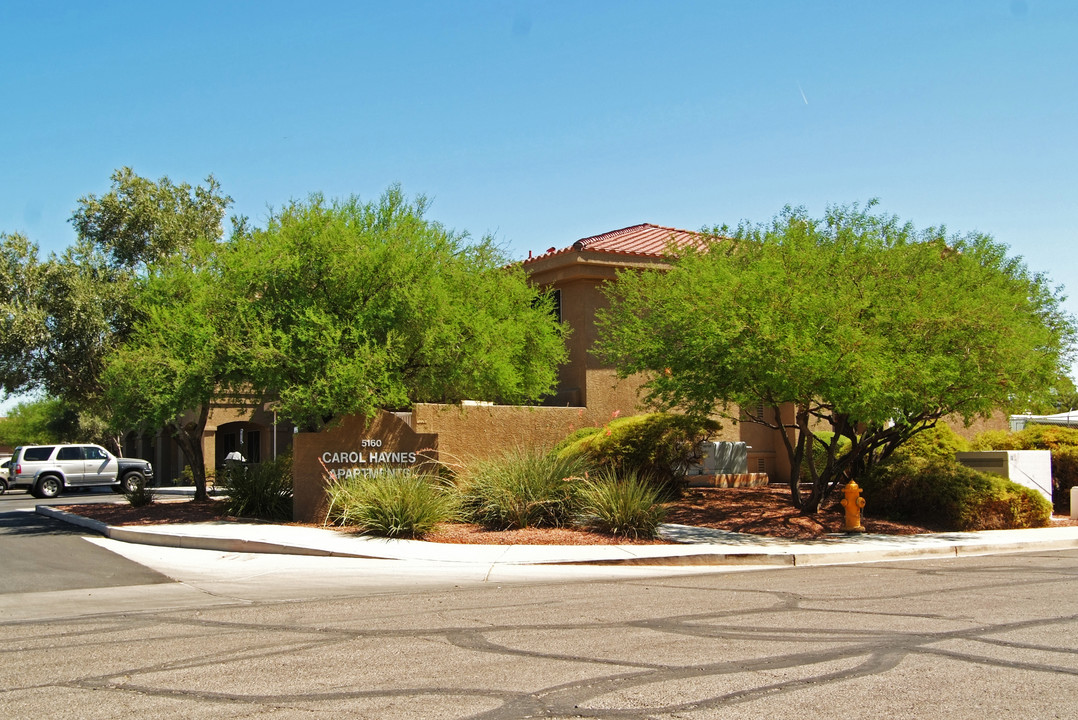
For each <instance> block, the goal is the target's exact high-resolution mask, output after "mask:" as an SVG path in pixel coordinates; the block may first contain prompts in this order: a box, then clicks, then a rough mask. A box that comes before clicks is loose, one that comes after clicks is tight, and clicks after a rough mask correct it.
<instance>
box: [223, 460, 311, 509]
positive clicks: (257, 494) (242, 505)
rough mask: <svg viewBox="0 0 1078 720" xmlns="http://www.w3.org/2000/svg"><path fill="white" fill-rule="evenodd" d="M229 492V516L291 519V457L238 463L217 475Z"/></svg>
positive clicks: (227, 504) (227, 503) (227, 505)
mask: <svg viewBox="0 0 1078 720" xmlns="http://www.w3.org/2000/svg"><path fill="white" fill-rule="evenodd" d="M217 479H218V481H220V483H221V487H223V488H224V490H225V492H226V493H227V494H228V500H227V502H226V507H227V511H228V514H229V515H234V516H236V517H253V518H260V519H262V520H278V521H280V520H291V519H292V456H291V455H290V454H285V455H279V456H278V457H277V459H276V460H269V461H267V462H263V463H259V464H257V465H235V466H230V467H227V468H225V469H224V470H223V471H222V472H221V473H220V474H219V476H218V478H217Z"/></svg>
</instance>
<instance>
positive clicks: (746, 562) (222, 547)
mask: <svg viewBox="0 0 1078 720" xmlns="http://www.w3.org/2000/svg"><path fill="white" fill-rule="evenodd" d="M36 511H37V512H38V513H39V514H41V515H44V516H46V517H50V518H53V519H56V520H60V521H62V522H66V523H70V524H72V525H77V526H80V527H84V528H86V529H88V530H91V531H93V532H96V533H99V534H101V535H104V536H105V537H107V538H111V539H113V540H118V541H122V542H129V543H139V544H143V545H156V546H163V547H178V548H187V549H196V550H213V551H216V552H234V553H268V554H279V555H306V556H318V557H347V558H357V559H365V560H385V561H398V562H399V561H409V560H412V561H423V562H468V563H476V562H478V563H483V564H491V565H498V564H502V565H600V566H601V565H608V566H649V567H655V566H670V567H678V566H681V567H690V566H696V567H702V566H757V567H761V566H770V567H807V566H820V565H843V564H851V563H866V562H882V561H894V560H911V559H917V558H934V557H936V558H938V557H969V556H976V555H994V554H1005V553H1015V552H1030V551H1051V550H1070V549H1075V548H1078V528H1070V529H1067V530H1069V531H1068V532H1065V533H1060V532H1054V533H1053V532H1052V531H1051V529H1047V531H1046V532H1040V533H1033V534H1032V535H1031V534H1030V533H1029V531H1022V530H1003V531H990V532H986V533H947V534H941V535H938V536H909V537H911V538H916V539H915V541H914V542H909V541H908V540H904V541H888V540H886V539H879V538H875V539H871V538H864V539H863V540H862V541H859V542H858V543H857V544H836V543H833V542H832V543H828V542H811V541H810V542H801V543H797V542H788V543H787V542H781V541H776V542H768V541H767V539H764V540H765V544H761V545H760V546H758V547H754V548H751V549H749V548H740V547H739V548H737V549H736V550H734V549H733V547H731V546H730V545H724V543H722V542H695V543H689V544H674V545H662V546H657V545H648V546H618V545H607V546H579V547H576V548H575V549H576V550H578V551H579V552H578V553H577V554H580V555H586V554H590V555H591V556H590V557H579V558H574V557H570V556H571V555H572V554H573V553H571V552H568V551H567V549H566V548H567V547H572V546H566V547H563V546H521V545H516V546H497V549H493V546H482V545H479V546H477V545H461V546H453V547H452V548H449V549H447V548H446V547H443V546H437V544H436V543H424V542H421V541H409V540H387V539H385V538H377V539H372V538H366V539H365V540H366V542H368V543H370V546H371V547H372V548H375V549H376V550H377V551H376V552H353V551H349V550H347V549H344V548H340V547H338V548H335V549H334V548H333V547H332V546H333V545H341V544H346V543H342V542H335V541H333V540H330V541H324V542H321V543H320V542H318V538H311V537H309V536H306V535H303V536H302V537H303V540H297V539H295V538H294V539H293V541H291V542H275V541H273V540H266V539H248V538H241V537H224V536H221V535H212V534H188V533H177V532H168V531H164V532H162V531H161V530H160V528H161V526H155V528H156V529H155V530H148V529H139V528H136V527H130V526H128V527H116V526H111V525H107V524H105V523H103V522H100V521H98V520H91V519H89V518H85V517H82V516H81V515H76V514H74V513H69V512H65V511H63V510H57V509H55V508H52V507H48V506H45V505H38V506H37V508H36ZM253 528H261V529H262V530H263V531H265V530H266V529H269V530H270V531H271V532H272V531H273V530H272V528H273V526H253ZM231 529H233V530H234V529H235V528H234V527H233V528H231ZM1057 530H1064V528H1059V529H1057ZM252 532H253V533H254V532H257V530H254V529H253V530H252ZM328 532H332V531H328ZM1037 535H1041V537H1037ZM295 537H300V536H295ZM353 540H354V541H359V542H362V540H360V539H359V538H354V539H349V540H348V542H351V541H353ZM434 546H437V547H436V548H435V547H434ZM458 547H459V548H460V549H461V551H460V552H459V553H456V552H454V549H455V548H458ZM585 547H587V548H589V549H588V550H587V551H585V550H584V549H583V548H585ZM478 548H483V550H482V551H480V550H478ZM667 550H670V551H671V552H669V553H667V552H666V551H667ZM469 551H470V552H471V553H472V556H468V555H467V553H468V552H469ZM484 553H485V555H486V556H485V557H484V556H483V554H484ZM544 555H545V557H544Z"/></svg>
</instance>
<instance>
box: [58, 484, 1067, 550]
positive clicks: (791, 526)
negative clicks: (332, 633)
mask: <svg viewBox="0 0 1078 720" xmlns="http://www.w3.org/2000/svg"><path fill="white" fill-rule="evenodd" d="M60 509H62V510H66V511H68V512H71V513H74V514H77V515H82V516H84V517H89V518H93V519H94V520H100V521H102V522H104V523H107V524H109V525H160V524H165V523H189V522H210V521H228V522H245V521H244V520H243V519H238V518H231V517H228V516H227V515H225V512H224V503H222V502H220V501H218V500H206V501H202V502H195V501H193V500H158V501H157V502H155V503H153V504H152V505H148V506H146V507H141V508H134V507H131V506H130V505H128V504H127V503H126V502H120V503H116V504H88V505H68V506H64V507H62V508H60ZM248 522H250V521H248ZM666 522H668V523H676V524H679V525H695V526H698V527H710V528H718V529H720V530H730V531H733V532H743V533H750V534H754V535H768V536H771V537H781V538H790V539H811V538H818V537H822V536H824V535H827V534H829V533H836V532H841V530H842V525H843V516H842V508H841V507H840V506H839V505H838V503H833V504H831V505H830V506H828V507H827V508H825V509H824V510H823V511H821V512H820V513H819V514H818V515H815V516H809V515H803V514H801V513H800V512H799V511H798V510H796V509H795V508H794V507H792V506H791V505H790V492H789V489H788V488H786V487H785V486H779V487H763V488H689V489H688V490H686V492H685V494H684V495H683V496H682V497H681V498H680V499H679V500H678V501H677V502H674V503H671V504H670V505H669V506H668V509H667V513H666ZM862 524H863V525H864V527H865V529H866V531H867V532H870V533H880V534H884V535H912V534H916V533H924V532H934V531H935V530H940V529H941V528H935V529H933V528H927V527H923V526H920V525H914V524H910V523H899V522H893V521H889V520H880V519H876V518H873V517H871V516H870V515H869V516H865V517H864V518H863V520H862ZM1071 524H1078V523H1074V522H1072V521H1070V519H1069V518H1063V517H1059V516H1057V517H1055V518H1053V522H1052V525H1053V526H1058V525H1071ZM346 530H349V531H351V532H354V529H346ZM424 539H425V540H430V541H433V542H444V543H475V544H489V545H602V544H625V543H631V542H639V543H656V542H662V541H658V540H638V541H633V540H631V539H626V538H621V537H611V536H609V535H603V534H601V533H593V532H587V531H583V530H570V529H566V528H526V529H523V530H505V531H500V532H495V531H489V530H483V529H482V528H480V527H478V526H476V525H466V524H460V523H447V524H445V525H441V526H439V527H438V529H437V530H435V532H433V533H430V534H429V535H428V536H426V537H425V538H424Z"/></svg>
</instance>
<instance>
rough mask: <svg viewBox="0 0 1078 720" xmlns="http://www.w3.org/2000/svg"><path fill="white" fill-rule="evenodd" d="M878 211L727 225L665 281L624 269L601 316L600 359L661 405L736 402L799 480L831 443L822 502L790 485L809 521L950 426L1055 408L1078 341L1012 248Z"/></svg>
mask: <svg viewBox="0 0 1078 720" xmlns="http://www.w3.org/2000/svg"><path fill="white" fill-rule="evenodd" d="M873 205H874V203H870V204H869V205H868V207H865V208H860V207H859V206H857V205H853V206H847V207H833V208H829V209H828V211H827V213H826V214H825V216H824V217H823V218H822V219H813V218H810V217H808V216H807V215H806V214H805V212H804V211H803V210H794V209H790V208H787V209H786V210H785V211H784V212H783V213H781V214H780V215H779V216H777V217H776V218H775V219H774V220H773V221H772V222H771V223H769V224H763V225H750V224H742V225H741V226H739V227H738V228H737V230H736V231H734V232H733V233H732V234H731V233H730V231H729V229H728V228H725V227H724V228H716V229H715V230H714V231H712V233H711V235H712V239H711V243H710V247H709V248H708V249H706V250H704V251H693V250H687V251H684V252H682V253H681V254H680V255H679V256H678V257H676V258H673V259H672V268H671V269H670V270H669V271H668V272H662V271H653V272H645V273H639V274H637V273H624V274H622V275H620V276H619V278H618V281H617V282H616V283H614V284H613V285H612V286H611V287H610V289H609V291H608V295H609V297H610V300H611V307H610V309H609V310H608V311H606V312H604V313H601V314H600V318H599V326H600V333H601V337H600V343H599V346H598V352H599V354H600V355H601V356H602V357H603V358H604V359H605V360H607V361H608V362H611V363H613V364H615V365H616V366H617V368H618V371H619V373H621V374H622V375H624V376H627V375H630V374H633V373H646V378H647V382H646V384H645V388H646V392H647V396H648V398H649V400H650V401H651V402H653V403H655V404H656V405H658V406H660V407H666V408H673V407H680V408H683V409H686V410H688V411H690V412H693V413H697V414H710V413H713V412H721V411H723V409H724V408H725V407H726V406H727V405H728V404H737V405H739V406H740V407H741V411H742V415H741V420H742V421H747V422H753V423H758V424H761V425H765V426H768V427H770V428H773V429H775V430H776V431H778V434H779V436H780V437H781V438H782V440H783V442H784V444H785V448H786V452H787V454H788V456H789V459H790V465H791V468H792V472H791V476H792V477H794V478H796V477H798V476H799V474H800V472H801V466H802V463H803V462H804V461H805V460H806V459H808V458H811V457H813V452H814V446H819V447H822V449H823V451H824V452H823V453H822V455H823V457H824V462H823V467H817V466H816V463H811V462H809V463H807V465H808V470H809V473H808V475H809V478H810V481H811V486H812V487H811V490H809V491H808V492H807V493H803V492H802V491H800V490H799V488H798V487H797V484H796V483H794V484H792V485H791V498H792V502H793V504H794V505H795V506H797V507H799V508H801V509H802V510H804V511H806V512H816V511H817V510H818V509H819V505H820V502H821V501H822V500H823V498H824V497H825V496H826V495H827V493H829V492H830V491H831V490H833V489H834V487H835V486H837V485H838V484H839V483H842V482H844V481H846V480H849V479H852V478H856V477H859V476H861V474H863V473H864V472H866V471H867V470H868V469H869V468H870V467H871V466H872V465H873V464H875V463H877V462H879V461H881V460H883V459H885V458H887V457H888V456H889V455H890V454H891V453H893V452H894V450H895V449H896V448H897V447H899V446H900V445H901V444H902V443H903V442H905V441H906V440H907V439H909V438H910V437H912V436H913V435H915V434H916V433H918V432H921V431H922V430H924V429H926V428H929V427H932V426H933V425H934V424H935V423H936V422H937V421H938V420H939V419H940V418H942V417H944V416H946V415H949V414H952V413H955V414H958V415H959V416H961V417H963V418H964V419H966V420H967V421H968V420H971V419H973V418H974V417H977V416H987V415H989V414H990V413H991V412H992V411H993V410H996V409H997V408H1007V407H1022V406H1023V405H1026V404H1028V403H1029V402H1030V400H1031V399H1032V398H1037V397H1043V394H1044V393H1045V392H1046V391H1047V390H1048V389H1049V388H1051V387H1052V386H1053V384H1054V383H1055V382H1056V381H1057V379H1058V377H1059V375H1060V373H1061V371H1062V369H1063V368H1064V367H1066V366H1067V364H1068V362H1069V359H1070V354H1071V348H1072V345H1073V342H1074V338H1075V326H1074V322H1073V319H1072V318H1070V317H1069V316H1068V315H1067V314H1066V313H1064V312H1063V310H1062V309H1061V306H1060V302H1061V300H1062V298H1061V296H1060V294H1059V291H1058V290H1057V289H1053V288H1052V287H1051V286H1050V285H1049V283H1048V281H1047V279H1046V278H1045V277H1044V276H1043V275H1039V274H1034V273H1031V272H1029V271H1028V270H1027V269H1026V267H1025V266H1024V264H1023V263H1022V262H1021V260H1020V259H1017V258H1010V257H1008V256H1007V253H1006V247H1005V246H1003V245H1001V244H999V243H996V242H994V241H993V240H992V239H991V238H990V237H988V236H985V235H980V234H970V235H965V236H961V237H959V236H953V235H951V236H948V235H947V234H946V232H945V231H944V230H943V229H928V230H924V231H920V232H918V231H916V230H915V229H914V228H913V227H912V226H911V225H909V224H903V223H901V222H899V221H898V219H897V218H894V217H891V216H885V215H875V214H872V212H871V208H872V206H873ZM726 235H729V237H725V236H726ZM761 401H762V403H763V404H764V407H765V412H764V413H763V414H762V415H760V414H757V412H756V410H755V408H756V407H757V405H758V403H760V402H761ZM790 407H792V408H793V409H792V411H790V410H789V408H790ZM845 442H848V443H849V445H848V446H847V447H848V452H840V451H839V448H840V444H841V445H845ZM843 449H845V448H843ZM815 450H816V452H817V453H818V452H819V449H818V448H816V449H815Z"/></svg>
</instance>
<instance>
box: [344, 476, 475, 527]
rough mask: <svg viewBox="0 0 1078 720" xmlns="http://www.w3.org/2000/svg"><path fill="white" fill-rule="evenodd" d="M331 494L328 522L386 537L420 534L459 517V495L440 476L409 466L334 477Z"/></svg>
mask: <svg viewBox="0 0 1078 720" xmlns="http://www.w3.org/2000/svg"><path fill="white" fill-rule="evenodd" d="M328 496H329V509H328V511H327V514H326V521H327V523H332V524H336V525H354V526H357V527H360V528H363V529H364V530H366V531H367V532H370V533H372V534H375V535H382V536H384V537H391V538H395V537H412V538H414V537H419V536H421V535H424V534H425V533H428V532H430V531H431V530H433V529H434V527H435V526H436V525H438V523H442V522H447V521H450V520H455V519H456V518H457V499H456V498H455V497H454V495H453V494H452V493H451V492H449V490H448V488H447V487H446V486H445V484H444V482H443V481H442V480H441V479H440V478H438V477H436V476H433V475H420V474H413V473H410V472H408V471H406V470H391V471H389V472H386V473H382V474H379V475H368V476H354V477H348V478H344V479H341V480H333V481H331V482H330V484H329V487H328Z"/></svg>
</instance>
